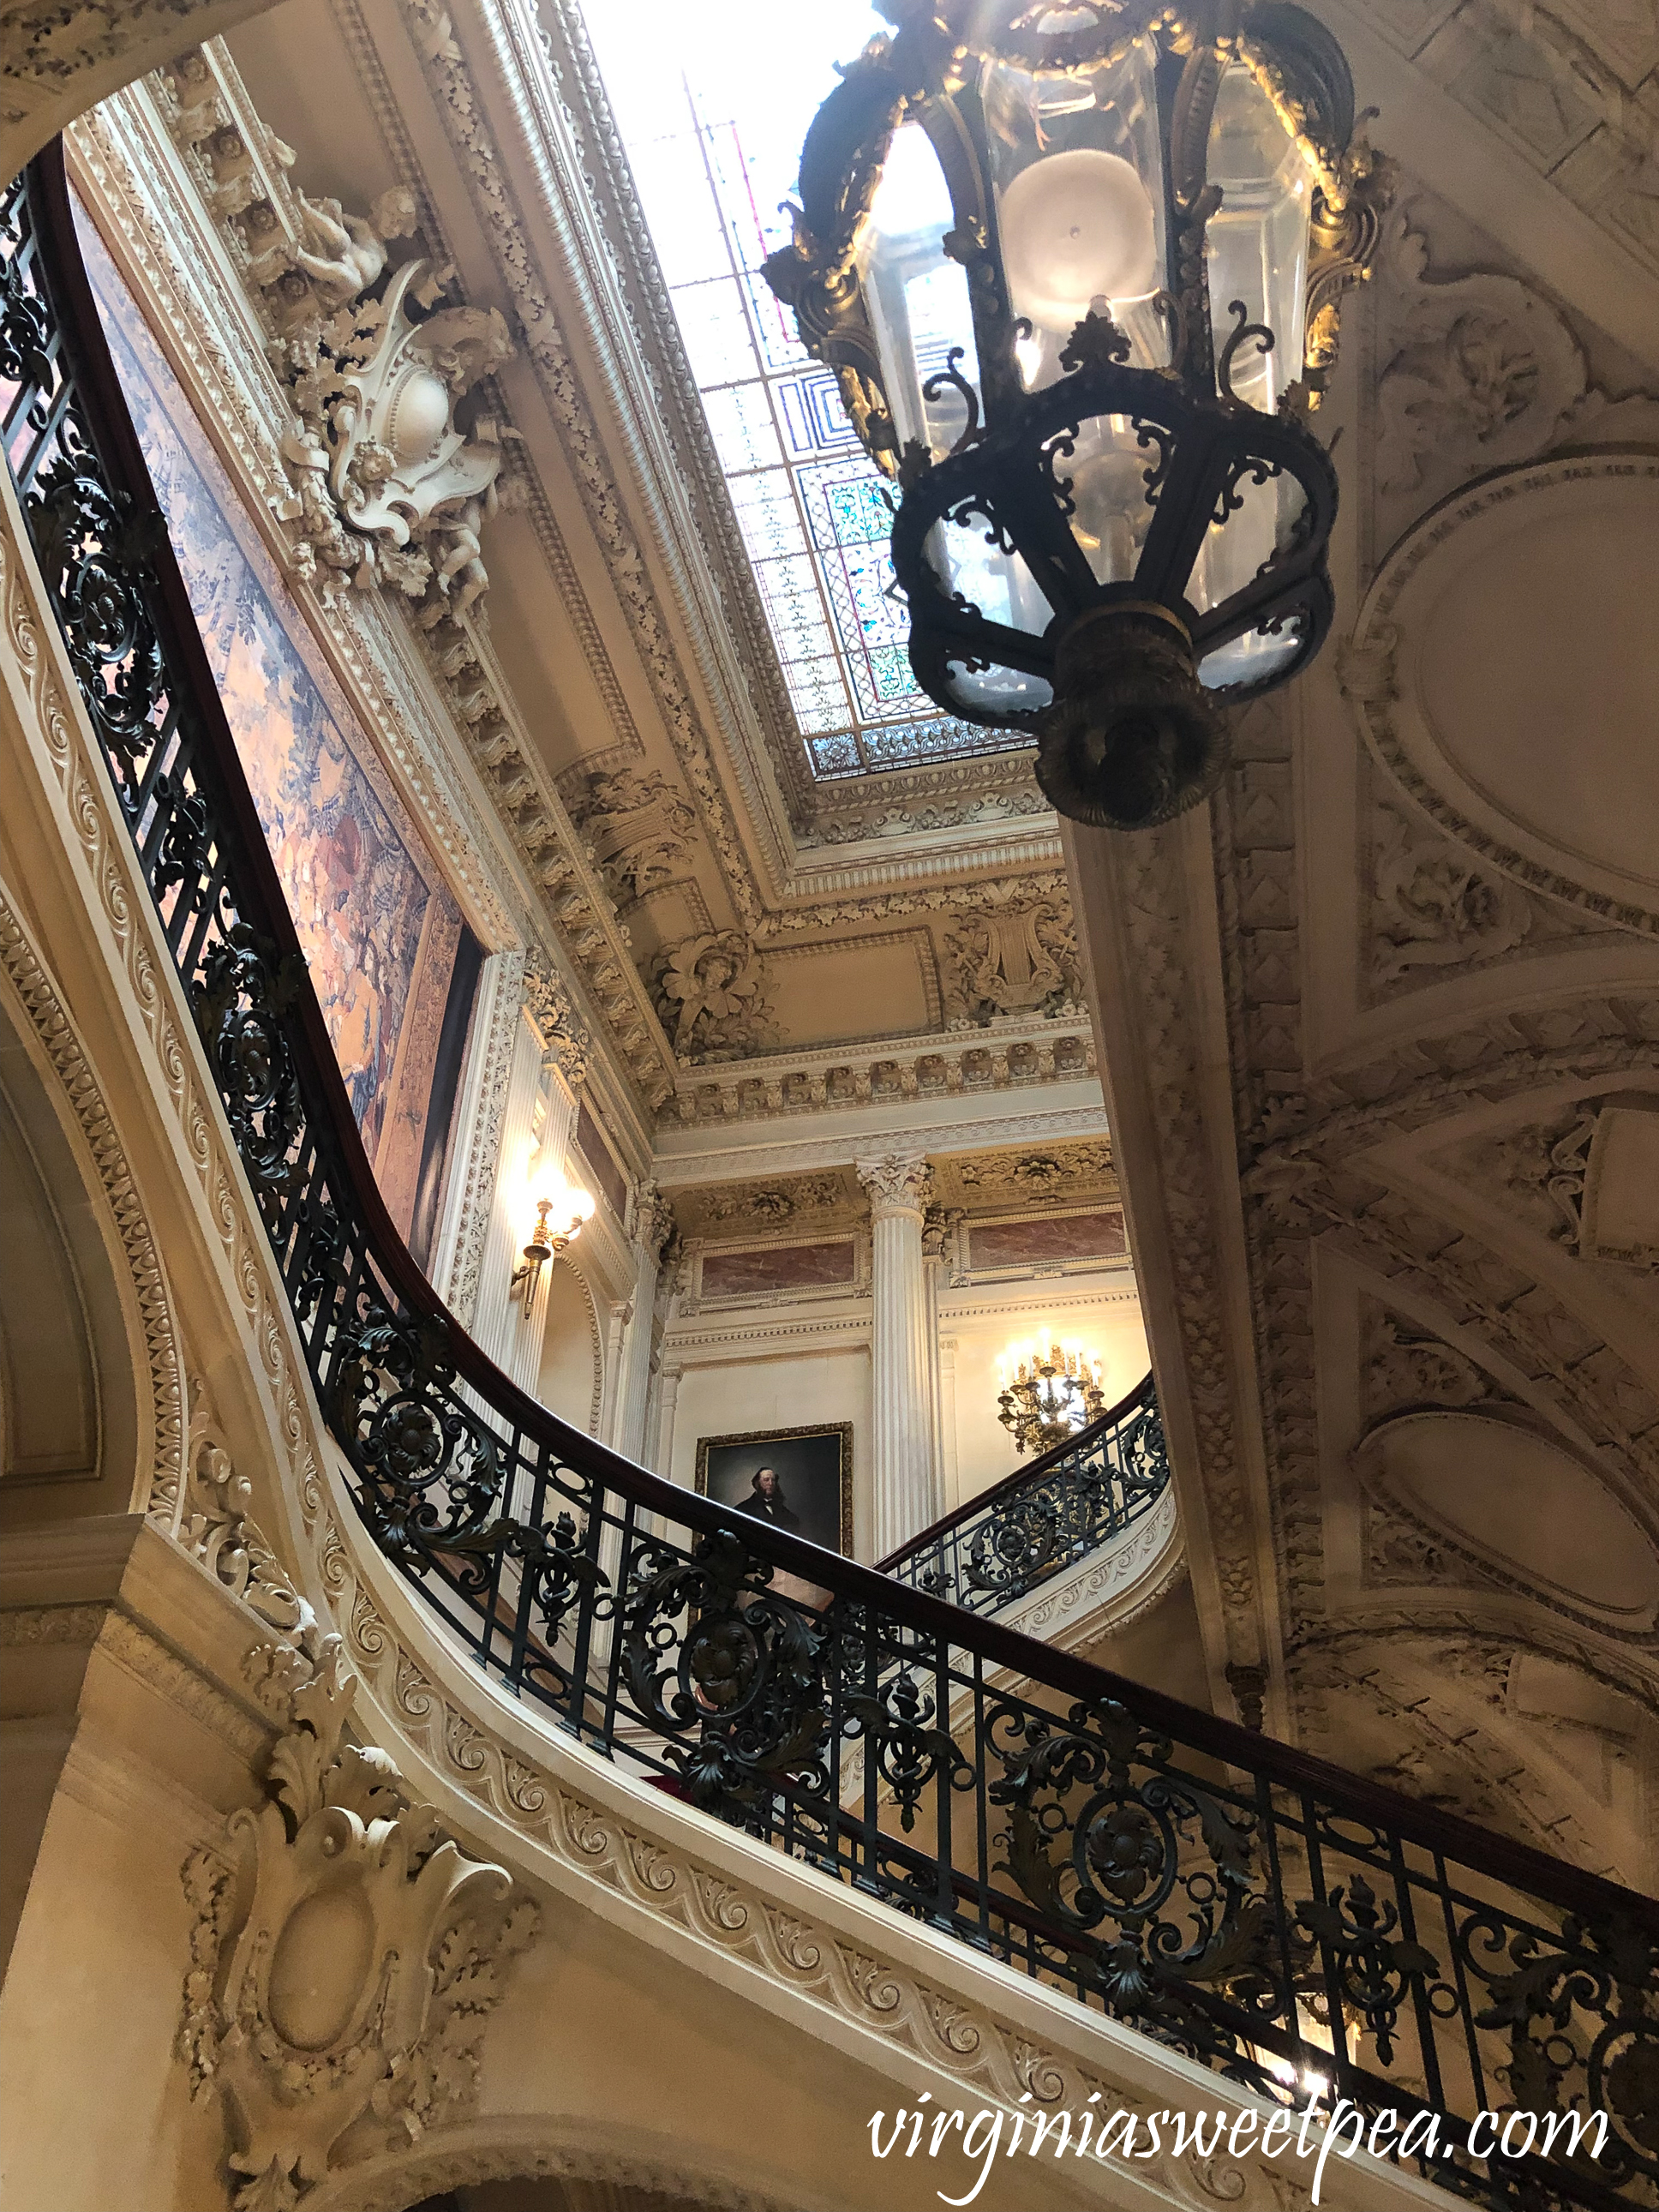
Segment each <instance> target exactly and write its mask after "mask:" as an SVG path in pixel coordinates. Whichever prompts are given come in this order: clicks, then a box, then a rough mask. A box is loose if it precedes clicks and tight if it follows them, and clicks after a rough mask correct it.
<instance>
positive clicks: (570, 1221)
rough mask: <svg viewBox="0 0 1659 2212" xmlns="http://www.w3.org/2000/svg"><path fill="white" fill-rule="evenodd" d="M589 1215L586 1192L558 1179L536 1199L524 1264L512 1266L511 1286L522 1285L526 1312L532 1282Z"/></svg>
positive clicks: (589, 1197) (533, 1298) (532, 1298)
mask: <svg viewBox="0 0 1659 2212" xmlns="http://www.w3.org/2000/svg"><path fill="white" fill-rule="evenodd" d="M592 1218H593V1200H592V1195H591V1194H590V1193H588V1192H587V1191H585V1190H579V1189H577V1188H574V1186H573V1185H571V1184H569V1183H562V1184H561V1185H560V1186H559V1188H557V1189H556V1190H555V1191H553V1192H551V1193H550V1194H549V1195H548V1196H546V1197H544V1198H538V1200H536V1226H535V1227H534V1229H532V1231H531V1232H530V1242H529V1243H527V1244H526V1246H525V1248H524V1264H523V1265H522V1266H521V1267H518V1268H517V1269H515V1270H514V1273H513V1289H514V1290H515V1291H516V1290H517V1289H518V1288H519V1286H520V1284H522V1285H524V1310H525V1312H526V1315H527V1314H528V1313H529V1311H530V1309H531V1307H532V1305H534V1304H535V1303H536V1285H537V1284H538V1282H539V1281H540V1280H541V1273H542V1269H543V1268H544V1267H545V1266H546V1265H547V1263H548V1261H550V1260H556V1259H557V1258H558V1256H559V1255H560V1253H561V1252H562V1251H563V1250H564V1249H565V1247H566V1246H567V1245H568V1244H574V1243H575V1241H576V1239H577V1237H580V1235H581V1233H582V1224H583V1223H584V1222H585V1221H591V1220H592Z"/></svg>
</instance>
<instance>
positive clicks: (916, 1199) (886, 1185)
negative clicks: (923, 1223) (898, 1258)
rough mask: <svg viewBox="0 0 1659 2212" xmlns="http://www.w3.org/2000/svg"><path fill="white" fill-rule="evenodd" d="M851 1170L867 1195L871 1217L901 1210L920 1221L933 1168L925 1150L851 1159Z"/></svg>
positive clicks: (881, 1218)
mask: <svg viewBox="0 0 1659 2212" xmlns="http://www.w3.org/2000/svg"><path fill="white" fill-rule="evenodd" d="M853 1171H854V1174H855V1175H856V1176H857V1177H858V1179H859V1181H860V1182H861V1183H862V1184H863V1185H864V1188H866V1190H867V1191H868V1192H869V1194H870V1213H871V1218H872V1219H873V1220H876V1221H883V1220H886V1219H889V1218H891V1217H892V1216H893V1215H895V1214H903V1213H913V1214H914V1215H915V1217H916V1218H917V1220H918V1221H920V1220H921V1216H922V1212H923V1209H924V1208H925V1206H926V1205H927V1194H928V1191H929V1190H930V1188H932V1185H933V1170H931V1169H930V1168H929V1166H928V1164H927V1154H926V1153H925V1152H882V1153H878V1154H877V1155H876V1156H875V1157H874V1158H870V1159H864V1160H854V1163H853Z"/></svg>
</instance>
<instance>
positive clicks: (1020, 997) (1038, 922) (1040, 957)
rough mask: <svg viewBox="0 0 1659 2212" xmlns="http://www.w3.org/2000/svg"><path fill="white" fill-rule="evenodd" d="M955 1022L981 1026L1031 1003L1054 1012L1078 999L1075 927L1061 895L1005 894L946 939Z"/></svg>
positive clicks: (1032, 1006) (1023, 1010) (1022, 1010)
mask: <svg viewBox="0 0 1659 2212" xmlns="http://www.w3.org/2000/svg"><path fill="white" fill-rule="evenodd" d="M945 951H946V953H947V955H948V956H949V959H950V963H951V969H952V970H953V975H952V981H951V991H950V1000H951V1013H952V1015H953V1016H954V1017H955V1018H956V1020H957V1022H958V1023H960V1022H963V1021H969V1022H980V1023H987V1022H989V1021H991V1020H992V1019H993V1018H994V1017H995V1016H996V1015H998V1014H1023V1013H1030V1012H1035V1011H1036V1010H1037V1009H1038V1008H1041V1010H1042V1012H1044V1013H1047V1014H1052V1015H1060V1014H1064V1013H1066V1012H1069V1011H1071V1010H1073V1008H1074V1006H1075V1005H1076V1002H1077V1000H1079V998H1080V996H1081V992H1082V987H1081V982H1080V980H1079V971H1078V952H1077V932H1076V929H1075V927H1073V921H1072V913H1071V908H1070V904H1069V902H1067V901H1066V900H1065V899H1063V898H1039V899H1033V898H1022V897H1018V896H1008V895H1006V894H1004V896H1001V897H1000V898H998V897H995V896H993V897H992V898H990V899H989V900H987V902H985V903H984V904H983V905H982V906H981V908H979V910H978V911H976V912H970V913H969V914H968V915H964V916H963V919H962V921H959V922H958V923H957V926H956V927H955V928H954V929H952V930H951V932H950V933H948V934H947V936H946V938H945Z"/></svg>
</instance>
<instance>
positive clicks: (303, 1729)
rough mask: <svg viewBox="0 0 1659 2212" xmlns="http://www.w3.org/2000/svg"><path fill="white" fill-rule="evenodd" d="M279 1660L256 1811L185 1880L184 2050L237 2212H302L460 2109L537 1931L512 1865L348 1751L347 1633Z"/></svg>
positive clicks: (234, 1822) (368, 1756)
mask: <svg viewBox="0 0 1659 2212" xmlns="http://www.w3.org/2000/svg"><path fill="white" fill-rule="evenodd" d="M250 1656H251V1658H252V1659H253V1660H255V1661H258V1659H259V1658H260V1657H261V1656H265V1657H270V1656H271V1654H270V1650H269V1647H267V1648H266V1650H265V1651H264V1654H263V1655H262V1654H261V1653H258V1652H256V1653H254V1654H252V1655H250ZM277 1656H282V1657H283V1662H284V1663H283V1665H282V1666H281V1667H280V1668H267V1670H266V1687H267V1689H268V1688H269V1686H270V1685H273V1684H274V1685H276V1686H279V1687H280V1688H282V1689H288V1685H289V1684H290V1683H291V1682H292V1681H293V1680H295V1677H298V1678H300V1686H298V1687H297V1688H293V1689H288V1694H287V1698H286V1704H287V1717H288V1720H289V1729H288V1733H287V1734H286V1735H283V1737H282V1738H281V1739H280V1741H278V1742H277V1744H276V1747H275V1748H274V1750H273V1751H272V1753H271V1755H270V1766H269V1771H268V1777H267V1781H266V1791H267V1797H266V1802H264V1804H263V1805H262V1806H261V1807H260V1808H258V1811H257V1812H250V1811H246V1810H242V1811H238V1812H236V1813H234V1814H232V1815H231V1816H230V1819H229V1820H228V1822H227V1823H226V1830H225V1841H224V1847H223V1849H222V1851H221V1850H197V1851H194V1852H192V1853H191V1857H190V1858H189V1859H188V1860H187V1861H186V1862H185V1869H184V1882H185V1894H186V1896H187V1897H188V1899H189V1900H190V1902H191V1905H193V1906H194V1907H195V1909H196V1914H197V1920H196V1926H195V1929H194V1930H193V1932H192V1935H191V1970H190V1972H189V1973H188V1975H187V1976H186V1978H185V2005H184V2018H183V2022H182V2025H181V2027H180V2032H179V2056H180V2057H181V2058H183V2059H184V2060H185V2063H187V2064H188V2065H189V2068H190V2070H191V2087H192V2091H193V2093H194V2094H195V2095H196V2096H197V2097H198V2098H201V2097H206V2096H210V2095H211V2094H212V2093H214V2092H215V2090H216V2091H217V2093H219V2095H220V2096H221V2097H222V2099H223V2101H224V2106H225V2114H226V2119H227V2121H228V2129H229V2136H230V2149H229V2152H228V2160H227V2163H228V2168H229V2172H230V2175H231V2177H232V2179H233V2180H234V2182H235V2183H236V2184H237V2185H238V2186H237V2187H236V2194H235V2197H234V2204H235V2207H236V2212H294V2208H295V2207H296V2206H298V2205H299V2204H301V2203H302V2202H303V2200H304V2198H305V2197H306V2195H307V2192H308V2191H310V2190H311V2189H312V2188H313V2187H314V2186H315V2185H317V2184H318V2183H319V2182H321V2181H322V2180H324V2179H325V2178H326V2177H327V2176H328V2175H329V2174H330V2173H331V2172H335V2171H337V2169H338V2168H339V2167H340V2166H348V2165H350V2164H352V2163H353V2162H355V2161H356V2160H360V2159H362V2158H367V2157H369V2156H372V2155H373V2154H374V2153H376V2152H377V2151H380V2150H382V2149H384V2148H387V2147H388V2146H390V2145H392V2144H394V2143H396V2144H404V2143H407V2142H410V2141H411V2140H417V2139H418V2138H419V2137H420V2136H421V2135H422V2133H423V2132H424V2131H425V2130H427V2129H428V2128H430V2127H433V2126H435V2125H438V2124H441V2123H442V2122H443V2121H445V2120H446V2119H447V2118H451V2117H452V2116H453V2115H454V2114H456V2113H457V2112H459V2110H460V2109H461V2108H463V2107H465V2105H466V2104H467V2103H468V2102H469V2101H470V2100H471V2098H472V2096H473V2094H474V2093H475V2091H476V2086H477V2067H478V2057H477V2045H478V2041H479V2039H480V2037H481V2035H482V2033H483V2026H484V2021H485V2018H486V2016H487V2015H488V2014H489V2011H490V2009H491V2008H492V2007H493V2006H494V2005H495V2002H496V2001H497V1999H498V1998H499V1997H500V1996H501V1986H502V1978H503V1975H504V1971H505V1969H506V1967H507V1964H508V1962H509V1961H510V1960H511V1959H512V1958H513V1955H514V1954H516V1953H518V1952H520V1951H521V1950H522V1949H523V1948H525V1946H526V1943H528V1942H529V1941H530V1939H531V1937H532V1935H533V1933H534V1930H535V1923H536V1907H535V1905H532V1904H531V1903H529V1902H528V1901H526V1900H525V1899H520V1898H518V1897H516V1896H515V1894H514V1888H513V1880H512V1877H511V1876H510V1875H508V1874H507V1872H506V1871H505V1869H502V1868H501V1867H497V1866H489V1865H483V1864H481V1863H479V1862H477V1860H473V1859H469V1858H467V1857H465V1855H464V1854H463V1853H462V1851H461V1850H460V1849H459V1846H458V1845H457V1844H455V1843H454V1842H453V1840H452V1839H450V1838H447V1837H445V1836H444V1835H443V1833H442V1832H441V1829H440V1827H439V1825H438V1820H437V1815H436V1814H435V1812H434V1811H433V1810H432V1808H430V1807H429V1806H422V1805H414V1804H411V1803H410V1801H409V1798H408V1796H407V1794H406V1792H405V1790H404V1786H403V1784H402V1780H401V1778H400V1777H399V1776H398V1773H397V1771H396V1769H395V1768H394V1767H393V1766H392V1763H391V1761H390V1760H389V1759H387V1758H386V1754H385V1753H383V1752H379V1751H375V1750H372V1749H359V1748H357V1747H355V1746H352V1745H349V1744H345V1743H343V1741H342V1740H341V1739H342V1735H343V1729H344V1725H345V1719H346V1713H347V1710H348V1707H349V1702H350V1692H351V1686H352V1678H351V1677H350V1675H349V1674H348V1673H347V1672H346V1670H345V1668H344V1667H343V1663H342V1659H341V1646H340V1639H339V1638H338V1637H337V1636H331V1637H328V1638H325V1640H324V1641H323V1643H322V1644H321V1646H320V1648H319V1652H318V1656H317V1661H316V1663H315V1665H314V1667H313V1666H312V1665H311V1664H310V1663H309V1662H307V1660H306V1659H305V1657H304V1656H303V1655H302V1654H301V1653H300V1652H298V1651H296V1650H294V1649H293V1647H291V1646H288V1645H284V1646H283V1647H281V1648H280V1653H279V1654H278V1655H277ZM263 1701H264V1702H267V1703H269V1701H270V1700H269V1697H268V1696H267V1697H266V1698H265V1699H264V1700H263Z"/></svg>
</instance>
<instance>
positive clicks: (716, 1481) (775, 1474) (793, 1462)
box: [697, 1421, 853, 1554]
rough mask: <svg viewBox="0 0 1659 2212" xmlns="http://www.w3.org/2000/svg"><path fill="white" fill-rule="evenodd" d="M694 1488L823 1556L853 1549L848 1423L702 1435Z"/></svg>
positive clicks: (849, 1429)
mask: <svg viewBox="0 0 1659 2212" xmlns="http://www.w3.org/2000/svg"><path fill="white" fill-rule="evenodd" d="M697 1488H698V1489H699V1490H700V1491H701V1492H702V1494H703V1495H704V1496H705V1497H706V1498H718V1499H719V1500H720V1504H723V1505H730V1506H732V1507H734V1508H735V1509H736V1510H737V1511H738V1512H739V1513H750V1514H753V1515H754V1516H755V1518H756V1519H757V1521H764V1522H768V1523H769V1525H770V1526H771V1527H772V1528H782V1529H787V1531H788V1533H789V1534H791V1535H793V1536H805V1537H806V1538H807V1539H808V1540H809V1541H811V1542H812V1543H814V1544H822V1545H823V1547H824V1548H825V1550H826V1551H831V1552H841V1553H849V1554H850V1553H851V1551H852V1548H853V1425H852V1423H851V1422H850V1421H836V1422H833V1423H828V1424H825V1425H823V1426H822V1427H817V1428H808V1429H763V1430H758V1431H753V1432H751V1433H750V1434H749V1435H747V1436H736V1437H700V1438H699V1439H698V1443H697Z"/></svg>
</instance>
